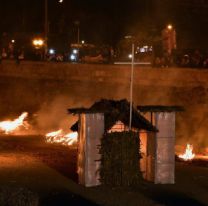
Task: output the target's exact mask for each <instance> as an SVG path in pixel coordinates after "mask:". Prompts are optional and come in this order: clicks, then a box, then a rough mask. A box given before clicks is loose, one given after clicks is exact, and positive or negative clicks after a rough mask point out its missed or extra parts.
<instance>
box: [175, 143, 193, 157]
mask: <svg viewBox="0 0 208 206" xmlns="http://www.w3.org/2000/svg"><path fill="white" fill-rule="evenodd" d="M192 151H193V146H192V145H190V144H187V145H186V150H185V152H184V154H180V155H179V156H178V157H179V158H181V159H183V160H185V161H188V160H192V159H194V157H195V154H194V153H193V152H192Z"/></svg>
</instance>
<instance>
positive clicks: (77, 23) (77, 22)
mask: <svg viewBox="0 0 208 206" xmlns="http://www.w3.org/2000/svg"><path fill="white" fill-rule="evenodd" d="M74 24H75V25H76V26H77V44H79V38H80V34H79V33H80V31H79V25H80V22H79V21H75V22H74Z"/></svg>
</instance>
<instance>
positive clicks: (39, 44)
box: [32, 39, 44, 48]
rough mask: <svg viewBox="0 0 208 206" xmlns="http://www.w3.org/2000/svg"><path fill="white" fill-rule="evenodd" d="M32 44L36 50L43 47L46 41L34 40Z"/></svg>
mask: <svg viewBox="0 0 208 206" xmlns="http://www.w3.org/2000/svg"><path fill="white" fill-rule="evenodd" d="M32 43H33V45H34V46H35V48H40V47H42V46H43V44H44V41H43V39H33V41H32Z"/></svg>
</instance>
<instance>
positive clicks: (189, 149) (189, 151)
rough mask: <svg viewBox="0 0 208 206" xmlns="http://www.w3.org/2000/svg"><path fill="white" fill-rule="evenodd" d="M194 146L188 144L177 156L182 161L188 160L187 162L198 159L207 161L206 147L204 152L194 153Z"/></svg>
mask: <svg viewBox="0 0 208 206" xmlns="http://www.w3.org/2000/svg"><path fill="white" fill-rule="evenodd" d="M193 150H194V147H193V145H191V144H186V148H185V151H184V153H178V154H177V157H178V158H179V160H181V161H186V162H193V161H194V162H196V161H206V162H208V152H207V151H206V150H207V149H205V152H203V153H197V154H196V153H194V152H193Z"/></svg>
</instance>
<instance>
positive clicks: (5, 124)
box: [0, 112, 28, 134]
mask: <svg viewBox="0 0 208 206" xmlns="http://www.w3.org/2000/svg"><path fill="white" fill-rule="evenodd" d="M27 116H28V113H27V112H23V113H22V114H21V115H20V116H19V117H18V118H17V119H15V120H6V121H2V122H0V130H1V131H3V132H4V133H5V134H9V133H12V132H14V131H15V130H17V129H19V128H20V127H21V126H23V127H25V128H26V129H27V128H28V123H27V122H25V118H26V117H27Z"/></svg>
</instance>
